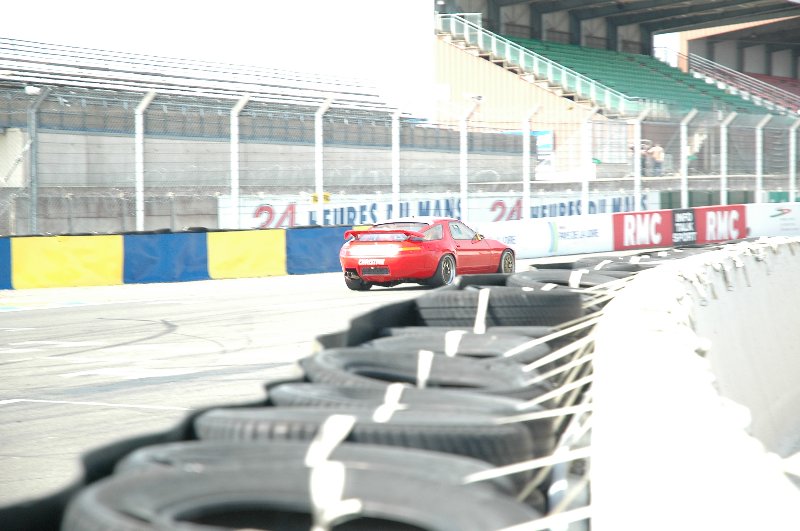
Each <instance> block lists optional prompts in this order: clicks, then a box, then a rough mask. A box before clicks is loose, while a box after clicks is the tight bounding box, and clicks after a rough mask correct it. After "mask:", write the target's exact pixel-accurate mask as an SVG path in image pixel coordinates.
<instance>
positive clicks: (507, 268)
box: [497, 249, 516, 274]
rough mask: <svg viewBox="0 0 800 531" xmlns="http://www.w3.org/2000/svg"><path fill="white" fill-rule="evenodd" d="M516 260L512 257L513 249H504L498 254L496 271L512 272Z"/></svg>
mask: <svg viewBox="0 0 800 531" xmlns="http://www.w3.org/2000/svg"><path fill="white" fill-rule="evenodd" d="M515 264H516V260H515V259H514V251H512V250H511V249H506V250H505V251H503V254H501V255H500V265H499V266H498V268H497V272H498V273H506V274H509V273H513V272H514V266H515Z"/></svg>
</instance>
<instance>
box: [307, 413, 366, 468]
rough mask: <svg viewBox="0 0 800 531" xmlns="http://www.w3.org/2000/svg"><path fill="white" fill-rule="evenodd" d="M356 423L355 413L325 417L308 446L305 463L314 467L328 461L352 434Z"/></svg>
mask: <svg viewBox="0 0 800 531" xmlns="http://www.w3.org/2000/svg"><path fill="white" fill-rule="evenodd" d="M355 423H356V418H355V417H354V416H353V415H331V416H329V417H328V418H327V419H325V421H324V422H323V423H322V425H321V426H320V428H319V431H317V435H316V436H315V437H314V439H313V440H312V441H311V444H310V445H309V446H308V450H307V451H306V459H305V465H306V466H307V467H314V466H317V465H318V464H319V463H322V462H324V461H327V460H328V457H330V455H331V452H333V450H334V449H336V447H337V446H339V444H341V442H342V441H343V440H345V439H346V438H347V436H348V435H349V434H350V431H351V430H352V429H353V426H354V425H355Z"/></svg>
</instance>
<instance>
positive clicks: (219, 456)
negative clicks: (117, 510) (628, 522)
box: [114, 440, 519, 496]
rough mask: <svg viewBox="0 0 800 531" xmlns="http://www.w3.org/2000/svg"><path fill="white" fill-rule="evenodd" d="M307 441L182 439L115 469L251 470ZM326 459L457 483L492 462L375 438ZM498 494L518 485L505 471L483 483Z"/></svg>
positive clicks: (292, 462)
mask: <svg viewBox="0 0 800 531" xmlns="http://www.w3.org/2000/svg"><path fill="white" fill-rule="evenodd" d="M308 449H309V441H277V440H272V441H268V442H263V441H235V442H234V441H182V442H174V443H168V444H159V445H154V446H146V447H144V448H140V449H138V450H136V451H134V452H132V453H130V454H128V455H127V456H126V457H125V458H124V459H122V460H120V461H119V462H118V463H117V465H116V466H115V468H114V473H115V474H132V473H136V474H141V473H146V472H149V471H151V470H154V469H158V470H164V469H172V470H201V469H207V468H232V469H244V470H249V469H251V468H253V467H264V466H269V465H271V464H278V463H283V464H286V465H288V466H296V467H299V466H302V465H303V461H304V459H305V457H306V455H307V454H308ZM330 459H331V460H333V461H340V462H342V463H344V464H345V466H347V467H348V468H350V467H356V468H369V469H371V470H378V471H384V472H387V473H403V474H412V475H415V476H418V477H420V478H423V479H426V480H430V481H438V482H441V483H444V484H449V485H460V484H462V480H463V479H464V477H466V476H467V475H469V474H474V473H477V472H483V471H486V470H489V469H491V468H493V467H492V465H491V464H490V463H487V462H485V461H480V460H478V459H473V458H471V457H466V456H462V455H454V454H446V453H442V452H431V451H429V450H420V449H418V448H402V447H399V446H386V445H377V444H356V443H347V442H346V443H341V444H339V445H338V446H337V447H336V448H335V449H334V450H333V452H331V455H330ZM486 484H487V485H488V486H489V487H490V488H492V489H495V490H497V492H499V493H501V494H506V495H509V496H514V495H515V494H516V493H517V492H518V490H517V489H518V487H519V485H517V484H515V482H514V481H512V480H511V479H510V478H509V477H502V478H497V479H495V480H492V481H489V482H487V483H486Z"/></svg>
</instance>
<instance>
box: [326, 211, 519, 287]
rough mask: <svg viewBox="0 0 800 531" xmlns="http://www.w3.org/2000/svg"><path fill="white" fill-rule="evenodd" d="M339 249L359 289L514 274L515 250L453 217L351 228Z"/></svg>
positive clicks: (351, 280) (348, 280) (348, 276)
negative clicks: (481, 275) (460, 277)
mask: <svg viewBox="0 0 800 531" xmlns="http://www.w3.org/2000/svg"><path fill="white" fill-rule="evenodd" d="M344 238H345V240H347V242H345V244H344V245H343V246H342V249H341V250H340V251H339V261H340V262H341V263H342V271H344V282H345V284H347V287H348V288H350V289H352V290H355V291H365V290H368V289H369V288H371V287H372V286H373V285H375V286H387V287H388V286H395V285H397V284H402V283H404V282H414V283H417V284H423V285H428V286H444V285H445V284H450V283H451V282H453V279H455V277H456V275H464V274H474V273H513V272H514V264H515V260H516V258H515V256H514V251H513V250H511V249H510V248H509V247H508V246H507V245H505V244H503V243H501V242H499V241H497V240H490V239H487V238H484V237H483V236H481V235H480V234H478V233H477V232H475V231H474V230H472V229H471V228H469V227H467V226H466V225H465V224H464V223H463V222H461V221H459V220H457V219H452V218H435V217H416V218H401V219H395V220H390V221H386V222H384V223H378V224H377V225H373V226H372V227H370V228H369V229H368V230H349V231H347V232H345V233H344Z"/></svg>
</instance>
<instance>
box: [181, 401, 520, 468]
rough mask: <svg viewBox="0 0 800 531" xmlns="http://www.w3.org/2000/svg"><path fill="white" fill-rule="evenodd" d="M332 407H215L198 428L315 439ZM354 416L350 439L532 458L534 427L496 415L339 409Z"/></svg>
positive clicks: (215, 436)
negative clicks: (380, 416) (383, 415)
mask: <svg viewBox="0 0 800 531" xmlns="http://www.w3.org/2000/svg"><path fill="white" fill-rule="evenodd" d="M332 413H333V411H332V410H331V408H329V407H258V408H216V409H211V410H209V411H206V412H204V413H202V414H200V415H199V416H198V417H197V418H196V419H195V420H194V428H195V432H196V433H197V436H198V438H199V439H201V440H210V441H269V440H294V441H308V440H311V439H313V438H314V437H315V436H316V434H317V432H318V431H319V429H320V426H321V425H322V423H323V422H325V420H326V419H327V418H328V417H330V416H331V414H332ZM335 413H336V414H343V415H352V416H354V417H355V418H356V422H355V424H354V425H353V428H352V430H351V431H350V433H349V435H348V437H347V438H346V441H349V442H353V443H367V444H384V445H387V446H402V447H406V448H420V449H423V450H431V451H434V452H446V453H451V454H456V455H463V456H467V457H472V458H474V459H479V460H482V461H486V462H488V463H492V464H493V465H496V466H503V465H508V464H511V463H518V462H520V461H524V460H525V459H530V457H531V455H533V452H534V443H533V437H532V436H531V433H530V431H529V430H528V429H527V428H526V427H525V426H522V425H520V424H503V425H498V424H496V423H495V418H496V416H495V415H490V414H485V413H475V412H460V411H452V410H438V409H424V410H422V409H417V410H399V411H395V412H394V414H393V415H392V416H391V418H390V419H389V420H388V421H387V422H378V421H376V420H375V419H374V418H373V410H372V409H371V408H362V407H350V408H344V407H342V408H337V409H336V410H335Z"/></svg>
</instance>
